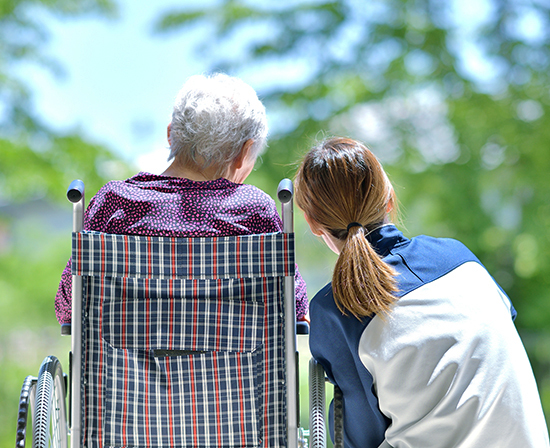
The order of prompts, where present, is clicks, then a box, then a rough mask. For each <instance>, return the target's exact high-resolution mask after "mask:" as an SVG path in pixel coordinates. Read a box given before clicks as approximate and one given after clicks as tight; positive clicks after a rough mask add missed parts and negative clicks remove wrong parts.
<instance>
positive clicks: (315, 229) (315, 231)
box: [304, 213, 323, 236]
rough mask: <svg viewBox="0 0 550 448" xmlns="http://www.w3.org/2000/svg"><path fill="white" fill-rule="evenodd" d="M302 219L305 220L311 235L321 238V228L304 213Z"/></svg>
mask: <svg viewBox="0 0 550 448" xmlns="http://www.w3.org/2000/svg"><path fill="white" fill-rule="evenodd" d="M304 218H306V222H307V224H308V226H309V228H310V230H311V233H313V234H314V235H315V236H322V235H323V232H322V231H321V226H320V225H319V224H318V223H317V222H316V221H314V220H313V219H311V218H310V217H309V216H308V215H307V214H306V213H304Z"/></svg>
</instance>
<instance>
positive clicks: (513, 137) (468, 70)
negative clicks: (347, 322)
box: [156, 0, 550, 417]
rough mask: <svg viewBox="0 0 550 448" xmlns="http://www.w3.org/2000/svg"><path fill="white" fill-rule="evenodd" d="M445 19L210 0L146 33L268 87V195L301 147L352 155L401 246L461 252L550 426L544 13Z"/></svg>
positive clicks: (392, 7)
mask: <svg viewBox="0 0 550 448" xmlns="http://www.w3.org/2000/svg"><path fill="white" fill-rule="evenodd" d="M457 4H458V5H459V4H460V2H445V1H442V0H390V1H373V2H358V1H353V0H341V1H336V2H332V1H323V0H320V1H315V2H312V1H300V0H297V1H293V2H282V3H281V2H262V4H261V5H260V4H258V3H253V2H243V3H240V4H237V3H236V2H235V1H221V2H220V3H219V4H217V5H216V7H215V9H201V8H200V7H195V8H194V9H193V10H192V12H189V10H188V9H186V8H184V7H182V8H181V11H178V12H176V11H173V13H172V14H171V17H172V19H173V18H174V17H176V16H177V14H182V15H181V16H180V17H184V18H185V19H184V20H179V21H178V20H172V21H171V22H170V23H169V24H168V23H166V22H163V20H162V19H161V20H159V21H158V22H157V25H156V29H157V31H159V32H162V31H163V30H169V31H170V32H171V33H174V32H175V31H176V30H177V29H178V27H179V28H180V29H181V30H182V31H185V30H189V29H191V28H190V27H191V26H199V25H200V26H211V27H212V28H213V29H214V30H216V32H215V33H214V39H209V40H208V41H207V42H200V43H199V48H200V51H201V55H202V57H203V58H205V57H209V58H211V60H212V61H213V62H212V69H221V70H225V71H228V72H231V73H233V74H237V75H241V76H244V77H245V78H246V77H248V76H251V77H252V79H262V76H264V77H265V76H267V77H268V78H269V79H275V81H273V82H272V83H271V84H270V85H268V86H265V87H263V88H262V90H260V95H261V96H262V98H263V100H264V102H265V104H266V106H267V109H268V112H269V113H270V114H271V116H272V117H274V119H273V120H272V132H271V137H270V142H269V149H268V151H267V153H266V154H264V155H263V157H262V160H263V163H262V165H261V166H260V167H259V168H258V171H257V172H255V173H253V176H252V177H251V180H252V181H253V182H258V183H259V185H261V186H262V188H264V189H266V190H267V191H273V190H274V188H275V185H276V182H277V181H278V180H279V179H280V178H281V177H284V176H291V175H292V174H293V172H294V169H295V166H296V162H297V161H298V160H299V158H300V155H301V154H302V153H303V152H304V151H306V150H307V149H308V147H309V146H310V145H311V143H312V141H314V140H315V139H318V138H319V137H321V138H322V137H323V136H324V135H326V134H343V135H349V136H351V137H354V138H358V139H360V140H363V141H365V142H366V143H367V144H368V145H369V146H370V147H371V148H372V149H373V151H374V152H375V153H376V154H377V155H378V156H379V157H380V159H381V160H382V161H383V163H384V165H385V167H386V168H387V170H388V172H389V174H390V177H391V179H392V180H393V182H394V184H395V186H396V190H397V194H398V197H399V199H400V203H401V210H402V212H403V225H404V227H405V230H406V231H407V233H409V234H418V233H427V234H432V235H435V236H449V237H455V238H458V239H460V240H462V241H464V242H465V243H466V244H467V245H468V246H469V247H470V248H471V249H472V250H473V251H474V252H475V253H476V254H477V255H478V256H479V258H480V259H481V260H482V261H483V262H484V263H485V264H486V266H487V267H488V269H489V271H490V272H491V273H492V274H493V275H494V276H495V278H496V279H497V280H498V281H499V283H500V284H501V285H502V286H503V287H504V288H505V289H506V291H507V292H508V293H509V295H510V297H511V298H512V300H513V302H514V305H515V306H516V308H517V309H518V312H519V317H518V319H517V321H516V324H517V327H518V329H519V331H520V333H521V334H522V336H523V339H524V343H525V345H526V347H527V350H528V353H529V356H530V358H531V361H532V364H533V368H534V370H535V373H536V376H537V380H538V384H539V388H540V389H541V395H542V398H543V404H544V408H545V411H546V414H547V415H548V416H549V417H550V399H549V397H550V373H549V372H550V370H549V367H550V355H548V350H544V349H542V348H541V347H542V346H543V344H547V341H548V339H549V338H550V330H549V328H550V325H549V324H550V300H549V299H550V297H549V296H550V293H549V291H550V288H549V286H550V285H549V282H550V280H548V279H549V278H550V275H549V274H550V247H549V245H550V225H549V224H550V206H549V205H548V197H550V191H549V190H550V184H549V183H548V179H547V176H548V174H547V173H548V172H550V152H549V151H548V147H549V146H550V109H549V108H550V91H549V90H548V85H550V82H549V81H550V79H549V76H550V70H549V69H550V67H549V65H550V39H549V37H548V32H547V29H548V26H547V25H548V23H549V21H550V6H549V5H548V4H547V3H545V2H539V1H534V0H533V1H526V2H521V4H519V3H517V2H510V1H504V2H500V1H496V0H490V1H488V2H484V5H485V6H486V7H487V9H486V10H485V12H484V11H483V10H479V11H480V12H479V17H478V16H473V15H470V16H468V15H467V14H468V10H466V9H464V10H462V11H457V10H456V5H457ZM236 5H240V9H239V11H241V13H239V14H236V13H235V12H234V11H235V7H236ZM453 5H455V6H453ZM472 5H473V4H472ZM472 5H470V6H469V7H468V8H471V7H472ZM453 8H455V9H453ZM245 12H246V14H245ZM464 14H466V16H465V17H463V15H464ZM243 29H244V30H248V31H249V32H248V33H241V34H237V30H243ZM243 35H244V37H243ZM237 36H238V37H239V38H237ZM220 47H221V48H226V47H230V48H231V49H232V51H228V52H220V51H218V49H219V48H220ZM476 54H477V55H480V56H476ZM472 61H473V62H476V61H477V65H474V64H472ZM296 67H300V68H301V71H300V72H299V75H300V76H298V77H297V80H296V81H294V82H290V80H289V79H287V76H286V71H287V70H289V69H290V68H293V69H294V68H296ZM480 67H481V68H480ZM277 70H280V71H277ZM273 71H275V72H276V73H277V75H278V76H274V75H273V73H271V72H273ZM294 73H296V72H294ZM294 76H295V75H294ZM301 238H302V235H299V237H298V241H300V239H301ZM303 238H307V237H305V235H304V236H303ZM307 241H308V244H310V245H309V246H305V247H302V248H300V250H305V251H306V252H311V253H312V254H314V255H312V256H311V257H308V256H307V255H302V256H303V257H304V259H305V260H304V262H302V263H301V264H300V266H301V270H302V273H303V274H304V276H305V277H306V281H309V280H310V278H315V281H314V282H309V285H310V286H311V285H312V283H314V284H315V285H316V286H315V287H317V281H318V272H319V270H320V265H322V264H323V256H322V255H319V252H318V248H317V247H314V248H312V246H311V240H310V239H309V240H307ZM332 262H333V258H332V257H330V258H329V259H328V260H327V266H328V264H329V263H332ZM309 266H312V269H310V268H309ZM326 274H327V275H326V277H325V281H326V280H328V279H329V277H330V273H329V272H327V273H326ZM314 291H315V289H313V288H312V292H314ZM545 346H547V345H545Z"/></svg>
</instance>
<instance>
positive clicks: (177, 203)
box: [55, 172, 308, 324]
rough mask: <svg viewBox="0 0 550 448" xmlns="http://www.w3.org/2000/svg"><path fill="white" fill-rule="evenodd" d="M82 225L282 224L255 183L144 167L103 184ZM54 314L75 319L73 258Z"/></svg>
mask: <svg viewBox="0 0 550 448" xmlns="http://www.w3.org/2000/svg"><path fill="white" fill-rule="evenodd" d="M84 229H85V230H95V231H98V232H106V233H114V234H123V235H143V236H168V237H184V238H185V237H207V236H233V235H251V234H258V233H270V232H279V231H281V230H282V223H281V219H280V217H279V214H278V213H277V207H276V205H275V202H274V201H273V199H271V197H269V196H268V195H267V194H266V193H264V192H263V191H262V190H260V189H258V188H256V187H254V186H252V185H247V184H236V183H233V182H231V181H229V180H227V179H223V178H220V179H217V180H213V181H205V182H197V181H192V180H189V179H183V178H177V177H167V176H159V175H156V174H149V173H144V172H141V173H138V174H137V175H135V176H133V177H131V178H130V179H126V180H125V181H111V182H108V183H107V184H106V185H104V186H103V187H102V188H101V189H100V190H99V192H98V193H97V194H96V195H95V196H94V197H93V198H92V200H91V201H90V204H89V205H88V208H87V210H86V212H85V214H84ZM307 310H308V299H307V292H306V285H305V282H304V281H303V279H302V277H301V275H300V273H299V272H298V271H296V315H297V318H298V319H301V318H303V317H304V316H305V315H306V314H307ZM55 313H56V316H57V320H58V321H59V323H60V324H65V323H70V322H71V261H70V260H69V262H68V263H67V266H66V267H65V270H64V271H63V273H62V275H61V282H60V284H59V289H58V290H57V295H56V297H55Z"/></svg>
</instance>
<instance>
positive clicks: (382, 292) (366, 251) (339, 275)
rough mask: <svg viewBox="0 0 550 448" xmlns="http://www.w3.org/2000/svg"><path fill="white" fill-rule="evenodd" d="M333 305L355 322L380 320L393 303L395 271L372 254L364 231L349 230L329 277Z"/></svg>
mask: <svg viewBox="0 0 550 448" xmlns="http://www.w3.org/2000/svg"><path fill="white" fill-rule="evenodd" d="M332 290H333V294H334V298H335V302H336V305H337V306H338V308H339V309H340V311H341V312H342V313H344V314H347V313H348V312H349V313H351V314H352V315H354V316H355V317H356V318H358V319H361V318H363V317H367V316H372V315H374V314H376V315H379V316H381V317H384V316H386V315H388V314H389V312H390V308H391V305H392V304H393V302H394V301H395V300H396V298H395V295H394V293H395V292H396V290H397V286H396V281H395V271H394V270H393V269H392V268H391V266H389V265H388V264H386V263H385V262H384V261H382V259H381V258H380V256H379V255H378V254H377V253H376V252H375V250H374V249H373V248H372V246H371V245H370V243H369V242H368V240H367V238H366V237H365V229H364V227H352V228H351V229H349V230H348V236H347V238H346V241H345V242H344V245H343V247H342V251H341V252H340V256H339V257H338V260H337V261H336V265H335V267H334V272H333V275H332Z"/></svg>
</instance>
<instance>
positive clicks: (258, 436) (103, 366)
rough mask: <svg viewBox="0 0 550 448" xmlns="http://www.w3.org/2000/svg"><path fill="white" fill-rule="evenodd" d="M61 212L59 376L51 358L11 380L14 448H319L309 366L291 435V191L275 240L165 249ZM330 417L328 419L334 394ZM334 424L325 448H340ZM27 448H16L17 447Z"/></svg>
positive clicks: (77, 195)
mask: <svg viewBox="0 0 550 448" xmlns="http://www.w3.org/2000/svg"><path fill="white" fill-rule="evenodd" d="M67 197H68V199H69V201H70V202H72V203H73V240H72V273H73V280H72V282H73V284H72V294H73V296H72V323H71V324H70V325H69V326H64V327H62V330H61V332H62V334H64V335H69V334H70V335H71V353H70V354H69V364H70V365H69V375H67V374H65V373H64V372H63V369H62V367H61V363H60V362H59V360H58V359H57V358H56V357H54V356H48V357H46V358H45V359H44V361H43V363H42V365H41V367H40V370H39V373H38V376H37V377H34V376H28V377H27V378H25V380H24V383H23V386H22V389H21V395H20V401H19V413H18V422H17V433H16V447H17V448H23V447H25V445H26V442H27V441H28V440H27V439H29V438H31V437H32V447H33V448H45V447H60V448H68V447H69V446H70V447H71V448H76V447H82V446H85V447H94V448H95V447H138V446H140V447H142V446H144V447H168V446H170V447H214V446H215V447H249V446H250V447H277V448H282V447H288V448H298V447H307V446H308V437H309V444H310V446H312V447H314V448H324V447H325V446H326V443H327V440H326V430H325V381H326V379H325V374H324V371H323V369H322V368H321V367H320V365H318V364H317V363H316V362H315V360H313V359H312V360H311V361H310V366H309V396H310V397H309V414H310V430H309V431H306V430H304V429H303V428H302V427H301V426H300V422H299V409H298V408H299V387H298V386H299V385H298V353H297V350H296V334H297V333H307V325H306V326H305V328H304V325H300V324H302V323H298V325H297V323H296V312H295V300H294V269H295V260H294V233H293V232H294V229H293V201H292V197H293V186H292V182H291V181H290V180H289V179H283V180H282V181H281V183H280V184H279V187H278V190H277V197H278V200H279V201H280V202H281V211H282V220H283V227H284V230H283V232H280V233H273V234H263V235H247V236H236V237H219V238H167V237H141V236H131V235H110V234H104V233H99V232H91V231H83V230H82V220H83V213H84V208H85V200H84V184H83V183H82V182H81V181H79V180H76V181H73V182H72V183H71V185H70V186H69V189H68V191H67ZM335 403H336V404H335V417H336V418H341V415H342V406H341V398H339V392H338V390H337V389H336V390H335ZM342 427H343V425H342V423H341V420H336V425H335V436H334V437H335V445H334V446H342V447H343V432H342V430H341V428H342ZM29 445H30V444H29Z"/></svg>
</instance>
